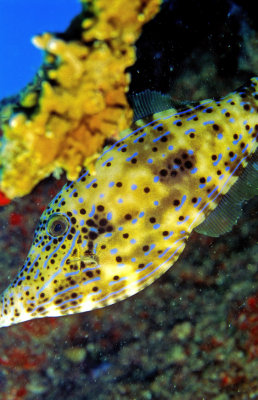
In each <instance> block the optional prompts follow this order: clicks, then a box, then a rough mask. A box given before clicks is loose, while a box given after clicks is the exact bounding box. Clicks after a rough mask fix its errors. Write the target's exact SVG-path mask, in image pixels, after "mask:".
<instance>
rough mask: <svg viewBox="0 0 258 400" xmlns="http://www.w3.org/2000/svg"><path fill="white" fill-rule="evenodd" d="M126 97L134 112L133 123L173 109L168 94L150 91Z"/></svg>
mask: <svg viewBox="0 0 258 400" xmlns="http://www.w3.org/2000/svg"><path fill="white" fill-rule="evenodd" d="M127 97H128V100H129V103H130V105H131V107H132V109H133V111H134V118H133V121H137V120H139V119H141V118H144V117H147V116H149V115H151V114H155V113H158V112H160V111H164V110H167V109H169V108H173V101H172V100H171V96H170V95H169V94H162V93H161V92H157V91H154V90H150V89H147V90H145V91H144V92H141V93H136V94H131V95H128V96H127Z"/></svg>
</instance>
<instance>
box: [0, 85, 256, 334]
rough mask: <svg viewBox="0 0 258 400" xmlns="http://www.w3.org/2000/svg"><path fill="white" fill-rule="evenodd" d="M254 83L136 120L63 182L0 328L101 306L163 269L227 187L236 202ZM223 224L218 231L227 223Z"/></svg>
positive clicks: (251, 124) (249, 137)
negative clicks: (90, 167) (91, 165)
mask: <svg viewBox="0 0 258 400" xmlns="http://www.w3.org/2000/svg"><path fill="white" fill-rule="evenodd" d="M257 86H258V78H252V79H251V80H250V82H249V84H248V85H246V86H243V87H242V88H241V89H239V90H238V91H235V92H233V93H230V94H229V95H227V96H225V97H224V98H221V99H218V100H206V101H202V102H200V103H199V104H197V105H190V106H189V107H186V109H184V110H182V111H175V110H173V109H168V110H164V111H161V112H158V113H156V114H155V113H154V114H152V115H151V116H149V117H148V118H147V119H144V118H143V119H140V120H139V121H136V122H135V123H134V125H133V130H132V131H127V132H125V133H124V136H123V137H122V138H121V139H120V140H119V141H118V142H117V143H115V144H114V145H112V146H111V147H110V148H108V149H106V150H105V151H104V152H103V154H102V155H101V157H100V158H99V159H98V161H97V163H96V170H95V171H96V172H95V173H94V174H93V175H91V174H90V173H89V172H88V171H84V172H83V173H81V175H80V177H79V178H78V179H77V180H76V181H74V182H71V183H67V184H66V185H65V186H64V187H63V189H62V190H61V191H60V193H58V194H57V195H56V197H55V198H54V199H53V200H52V201H51V202H50V204H49V205H48V207H47V208H46V210H45V211H44V212H43V214H42V216H41V218H40V221H39V225H38V227H37V229H36V231H35V236H34V240H33V243H32V247H31V249H30V251H29V254H28V256H27V258H26V260H25V263H24V265H23V267H22V269H21V270H20V272H19V273H18V275H17V277H16V278H15V280H14V281H13V282H12V283H11V284H10V286H9V287H8V288H7V289H6V290H5V291H4V293H3V295H2V298H1V307H0V310H1V311H0V312H1V314H0V326H8V325H11V324H14V323H18V322H22V321H26V320H29V319H33V318H40V317H45V316H61V315H66V314H73V313H78V312H83V311H89V310H92V309H96V308H100V307H104V306H107V305H110V304H113V303H115V302H117V301H120V300H122V299H125V298H127V297H129V296H131V295H133V294H135V293H137V292H139V291H140V290H142V289H143V288H144V287H146V286H148V285H149V284H151V283H152V282H153V281H154V280H156V279H157V278H158V277H159V276H160V275H162V274H163V273H164V272H165V271H167V270H168V268H169V267H170V266H171V265H173V263H174V262H175V261H176V260H177V258H178V257H179V255H180V254H181V253H182V251H183V249H184V247H185V245H186V242H187V239H188V237H189V235H190V234H191V232H192V231H193V229H195V228H197V227H198V226H202V225H200V224H204V223H205V220H207V219H208V218H209V216H210V215H212V214H213V213H215V212H216V208H219V207H218V206H219V205H220V204H221V203H222V200H223V201H225V198H227V196H228V198H229V199H230V196H229V193H230V189H231V188H234V187H235V188H236V189H235V192H234V193H235V194H234V196H235V197H236V198H237V197H239V198H238V199H237V200H240V197H241V199H243V198H244V195H243V193H242V194H241V195H239V194H238V193H237V191H238V189H237V186H235V185H236V184H237V181H238V180H239V181H240V180H241V179H242V181H243V178H241V176H245V180H248V176H251V175H250V174H252V179H251V182H249V183H248V184H249V187H250V190H251V191H252V190H253V183H254V179H255V178H253V177H254V176H255V177H257V169H258V168H257V164H258V163H257V157H256V156H255V151H256V148H257V135H258V117H257V111H258V90H257ZM256 153H257V151H256ZM252 157H253V158H252ZM254 157H256V158H255V159H254ZM249 163H252V164H250V165H251V167H252V170H250V171H249V170H248V168H251V167H248V164H249ZM245 171H247V172H246V173H245ZM244 173H245V175H244ZM246 175H248V176H246ZM256 183H257V180H256ZM241 184H242V189H241V190H242V192H245V191H246V190H247V189H246V188H247V186H245V182H244V183H243V182H242V183H241ZM243 185H244V188H243ZM255 193H257V185H256V188H255V190H254V194H255ZM231 197H232V196H231ZM247 197H248V196H247ZM247 197H246V198H247ZM238 203H239V201H238ZM223 215H224V214H223ZM223 218H225V221H218V224H219V225H220V222H221V225H223V226H225V225H227V224H228V225H229V227H230V226H232V224H233V223H234V221H227V220H226V219H227V216H225V215H224V216H223ZM219 219H221V217H220V214H219ZM215 220H216V218H215ZM212 225H214V223H213V222H212ZM223 226H222V227H221V229H222V231H223ZM219 228H220V227H219ZM219 228H218V229H219ZM207 229H208V228H207ZM214 229H215V228H214ZM215 231H216V229H215ZM225 231H226V229H225ZM214 236H216V232H215V234H214Z"/></svg>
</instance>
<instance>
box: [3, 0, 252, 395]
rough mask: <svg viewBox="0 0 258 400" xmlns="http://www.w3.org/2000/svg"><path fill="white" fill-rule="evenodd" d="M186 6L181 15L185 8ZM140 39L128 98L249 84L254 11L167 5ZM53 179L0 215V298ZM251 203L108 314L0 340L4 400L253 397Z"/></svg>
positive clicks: (213, 92) (237, 6) (55, 321)
mask: <svg viewBox="0 0 258 400" xmlns="http://www.w3.org/2000/svg"><path fill="white" fill-rule="evenodd" d="M182 4H183V5H182ZM163 7H164V9H163V11H162V12H161V14H160V15H158V16H157V17H156V19H155V20H154V21H152V22H150V23H149V24H148V25H147V26H146V29H145V30H144V32H143V35H142V37H141V39H140V40H139V43H138V45H137V46H138V47H137V49H138V50H137V51H138V61H137V63H136V65H135V66H134V67H133V68H132V69H131V73H132V83H131V91H132V92H135V91H141V90H144V89H146V88H148V87H150V88H151V89H156V90H157V89H158V90H162V91H163V92H164V91H167V90H166V87H167V88H168V89H170V90H171V92H172V93H173V95H174V96H175V97H176V98H179V99H180V98H181V99H185V100H189V99H190V100H191V99H195V100H196V99H201V98H205V97H210V96H217V95H219V94H222V95H223V94H226V92H228V91H230V90H232V89H233V88H234V87H235V86H237V85H240V84H241V83H244V81H245V80H246V79H247V78H249V77H250V76H252V75H254V74H255V73H257V69H258V60H257V43H258V39H257V30H256V27H255V23H254V20H255V16H254V12H253V11H254V10H253V9H252V7H253V6H252V5H251V2H250V4H249V3H248V2H247V3H245V4H244V2H241V1H237V2H229V1H217V0H216V1H212V2H206V3H205V2H204V1H198V2H193V1H179V0H178V1H174V2H172V1H166V2H164V6H163ZM64 182H65V180H64V179H61V180H60V181H56V180H55V179H54V178H49V179H47V180H45V181H44V182H42V183H41V184H39V185H38V186H37V188H36V189H35V190H34V191H33V192H32V193H31V194H30V195H29V196H26V197H24V198H22V199H17V200H14V201H12V202H11V204H9V205H7V206H5V207H2V208H1V210H0V270H1V281H0V289H1V290H3V289H5V288H6V286H7V285H8V282H10V281H11V280H12V278H13V277H14V276H15V275H16V273H17V271H18V269H19V268H20V266H21V265H22V263H23V261H24V259H25V257H26V255H27V252H28V250H29V247H30V243H31V240H32V236H33V232H34V229H35V226H36V224H37V219H38V218H39V216H40V214H41V212H42V210H43V209H44V207H45V205H46V204H47V203H48V202H49V200H50V199H51V198H52V197H53V196H54V194H55V193H56V192H58V191H59V190H60V188H61V187H62V184H63V183H64ZM257 220H258V218H257V198H256V199H253V200H251V201H250V202H249V203H248V204H245V206H244V212H243V215H242V217H241V218H240V219H239V221H238V223H237V225H236V226H235V227H234V228H233V230H232V232H230V233H228V234H226V235H223V236H221V237H219V238H209V237H206V236H202V235H198V234H197V233H193V234H192V236H191V238H190V239H189V242H188V245H187V246H186V249H185V251H184V253H183V255H182V256H181V257H180V258H179V260H178V261H177V263H176V264H175V265H174V266H173V267H172V268H171V269H170V270H169V271H168V272H167V273H166V274H165V275H164V276H163V277H161V278H160V279H159V280H158V281H156V282H155V283H154V284H152V285H151V286H150V287H148V288H147V289H145V290H143V291H142V292H141V293H139V294H137V295H136V296H134V297H132V298H129V299H127V300H125V301H123V302H121V303H118V304H115V305H113V306H110V307H107V308H104V309H101V310H97V311H92V312H88V313H83V314H78V315H75V316H68V317H61V318H46V319H41V320H34V321H29V322H26V323H23V324H20V325H17V326H13V327H9V328H3V329H1V330H0V393H1V394H0V399H1V400H2V399H3V400H22V399H24V400H35V399H36V400H43V399H44V400H52V399H55V400H56V399H64V400H66V399H67V400H72V399H75V400H92V399H94V400H95V399H96V400H106V399H108V400H109V399H111V400H112V399H115V400H120V399H129V400H131V399H135V400H149V399H150V400H152V399H161V400H162V399H164V400H166V399H168V400H170V399H172V400H190V399H191V400H192V399H194V400H210V399H215V400H229V399H230V400H231V399H233V400H247V399H248V400H249V399H256V398H258V373H257V371H258V342H257V337H258V331H257V330H258V327H257V324H258V285H257V259H258V248H257Z"/></svg>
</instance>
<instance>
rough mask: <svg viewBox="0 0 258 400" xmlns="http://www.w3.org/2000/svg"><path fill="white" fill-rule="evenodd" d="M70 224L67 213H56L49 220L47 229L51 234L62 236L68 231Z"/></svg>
mask: <svg viewBox="0 0 258 400" xmlns="http://www.w3.org/2000/svg"><path fill="white" fill-rule="evenodd" d="M68 226H69V222H68V219H67V218H66V216H65V215H63V214H54V215H51V217H50V218H49V220H48V222H47V231H48V233H49V234H50V235H51V236H54V237H57V236H62V235H64V234H65V233H66V232H67V229H68Z"/></svg>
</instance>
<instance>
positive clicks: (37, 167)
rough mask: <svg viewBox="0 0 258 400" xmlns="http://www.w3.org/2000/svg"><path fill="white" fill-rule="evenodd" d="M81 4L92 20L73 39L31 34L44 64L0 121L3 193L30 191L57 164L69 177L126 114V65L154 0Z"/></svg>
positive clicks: (119, 128) (124, 122) (157, 0)
mask: <svg viewBox="0 0 258 400" xmlns="http://www.w3.org/2000/svg"><path fill="white" fill-rule="evenodd" d="M82 2H83V3H87V4H86V5H87V8H88V9H90V11H91V13H92V14H93V17H92V18H91V19H88V18H87V19H85V20H84V21H83V22H82V27H81V37H80V38H78V40H77V41H75V40H74V41H64V40H61V39H58V38H57V37H55V36H54V35H52V34H50V33H45V34H43V35H41V36H37V37H35V38H34V44H35V45H36V46H37V47H39V48H41V49H43V50H44V51H45V64H44V65H43V67H42V69H41V70H40V71H39V72H38V75H37V77H36V78H35V82H34V83H33V84H30V85H29V86H28V87H27V88H26V89H25V91H23V92H22V93H21V94H20V99H19V103H18V104H14V105H11V110H12V112H11V113H10V112H9V113H8V118H6V117H3V118H2V120H3V123H2V129H3V133H4V140H2V142H1V148H0V152H1V168H2V177H1V183H0V189H1V190H2V191H3V192H5V194H6V195H7V196H8V197H9V198H13V197H16V196H22V195H24V194H26V193H28V192H30V191H31V189H32V188H33V187H34V186H35V185H36V184H37V183H38V182H39V181H40V180H41V179H43V178H45V177H46V176H48V175H49V174H51V173H53V172H55V171H59V170H60V168H62V169H64V170H66V171H67V176H68V178H69V179H75V178H76V177H77V175H78V172H79V171H80V169H81V167H82V165H86V164H88V162H89V160H90V159H91V158H92V157H91V156H92V155H93V154H94V153H96V152H97V151H98V150H99V149H100V148H101V146H102V144H103V142H104V140H105V138H107V137H118V133H119V132H120V131H122V130H124V129H125V128H126V127H127V126H128V124H129V123H130V120H131V118H132V111H131V110H130V108H129V106H128V103H127V100H126V97H125V92H126V91H127V90H128V84H129V82H130V76H129V74H128V73H127V74H126V73H125V69H126V68H127V67H129V66H130V65H132V64H133V63H134V61H135V49H134V46H133V44H134V42H135V41H136V39H137V38H138V37H139V34H140V31H141V27H142V25H143V24H144V23H146V22H147V21H149V20H150V19H151V18H152V17H153V16H154V15H155V14H156V13H157V12H158V9H159V4H160V0H131V1H130V2H125V0H110V1H109V2H107V1H105V0H95V1H93V2H92V3H91V2H89V1H87V2H86V1H82ZM125 8H126V12H125ZM5 107H6V106H5ZM9 107H10V106H9Z"/></svg>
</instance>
